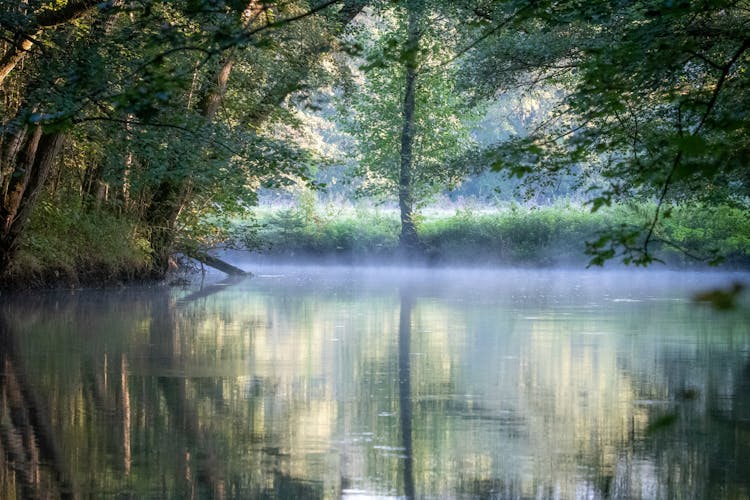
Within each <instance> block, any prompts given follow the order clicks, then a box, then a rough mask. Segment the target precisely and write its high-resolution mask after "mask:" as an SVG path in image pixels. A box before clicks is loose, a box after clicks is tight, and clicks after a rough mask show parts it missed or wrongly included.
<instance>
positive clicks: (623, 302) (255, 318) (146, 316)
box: [0, 266, 750, 498]
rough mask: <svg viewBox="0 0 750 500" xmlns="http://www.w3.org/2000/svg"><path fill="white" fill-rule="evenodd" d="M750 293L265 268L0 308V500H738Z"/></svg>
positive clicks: (15, 299)
mask: <svg viewBox="0 0 750 500" xmlns="http://www.w3.org/2000/svg"><path fill="white" fill-rule="evenodd" d="M737 279H739V280H744V281H745V282H750V279H748V275H729V274H721V273H676V272H656V271H646V272H644V271H634V270H626V271H610V272H604V271H585V272H584V271H551V270H549V271H491V270H464V271H460V270H453V271H448V270H424V269H422V270H420V269H412V270H409V269H395V268H394V269H381V268H335V267H326V268H313V267H307V268H302V267H284V266H280V267H274V266H265V267H262V268H260V269H259V271H258V273H257V275H256V276H254V277H252V278H248V279H235V280H228V281H225V282H222V281H218V280H217V279H213V280H208V281H207V282H206V283H204V284H203V286H202V287H199V286H197V285H196V286H190V287H185V288H171V289H168V288H161V287H144V288H124V289H119V290H104V291H102V290H86V291H78V292H42V293H35V294H25V295H17V296H6V297H5V300H4V302H3V305H2V316H1V317H0V337H1V338H0V340H1V341H2V343H1V344H0V352H1V353H2V359H0V363H1V366H2V369H3V376H2V387H1V389H2V410H1V411H2V415H1V417H2V419H1V420H0V447H1V448H2V454H0V457H2V467H0V497H3V498H13V497H14V496H15V497H18V498H25V497H41V498H44V497H53V498H55V497H58V496H67V497H76V498H102V497H110V498H340V497H344V498H386V497H401V498H403V497H412V496H413V497H417V498H424V497H426V498H445V497H450V498H575V497H579V498H580V497H585V498H610V497H616V498H664V497H686V498H710V497H713V498H716V497H734V498H742V497H747V496H748V495H750V397H749V396H750V322H749V321H748V319H749V318H748V316H749V314H748V310H749V308H748V305H747V304H746V303H745V304H742V305H741V307H740V308H738V309H737V310H733V311H729V312H717V311H714V310H713V309H711V308H710V307H708V306H705V305H702V304H696V303H694V302H693V301H692V300H691V297H692V296H693V295H694V294H695V293H696V292H698V291H701V290H705V289H706V288H710V287H712V286H727V285H728V284H730V283H731V282H732V281H733V280H737Z"/></svg>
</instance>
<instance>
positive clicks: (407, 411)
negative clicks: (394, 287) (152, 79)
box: [398, 289, 415, 499]
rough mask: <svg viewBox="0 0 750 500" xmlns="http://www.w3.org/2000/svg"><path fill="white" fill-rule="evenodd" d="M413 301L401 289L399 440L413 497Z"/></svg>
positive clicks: (409, 493)
mask: <svg viewBox="0 0 750 500" xmlns="http://www.w3.org/2000/svg"><path fill="white" fill-rule="evenodd" d="M413 302H414V299H413V297H412V296H411V290H409V289H402V290H401V308H400V309H399V321H398V401H399V409H400V419H401V442H402V446H403V448H404V460H403V463H404V495H406V498H410V499H411V498H415V492H414V466H413V461H414V454H413V451H412V438H411V429H412V411H411V404H412V403H411V310H412V303H413Z"/></svg>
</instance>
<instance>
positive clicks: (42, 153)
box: [0, 125, 65, 275]
mask: <svg viewBox="0 0 750 500" xmlns="http://www.w3.org/2000/svg"><path fill="white" fill-rule="evenodd" d="M24 133H25V135H26V138H25V144H24V146H23V147H21V148H20V149H19V152H18V154H17V155H16V158H14V160H15V161H14V162H13V168H12V169H9V170H10V175H9V182H8V183H7V191H6V192H5V193H3V197H2V200H1V201H2V203H0V224H2V226H1V227H0V275H2V274H4V273H5V272H6V271H7V270H8V267H9V266H10V263H11V261H12V260H13V257H14V256H15V254H16V252H17V250H18V245H19V243H20V237H21V234H22V233H23V230H24V229H25V228H26V224H27V222H28V219H29V216H30V215H31V210H32V208H33V207H34V205H35V203H36V200H37V198H38V197H39V194H40V193H41V191H42V188H43V187H44V184H45V182H46V181H47V178H48V177H49V174H50V172H51V171H52V167H53V165H54V163H55V161H56V159H57V157H58V155H59V154H60V151H61V150H62V147H63V144H64V143H65V134H64V133H62V132H49V133H45V132H44V131H43V130H42V127H41V126H39V125H37V126H36V127H35V128H34V129H33V130H32V131H26V132H24Z"/></svg>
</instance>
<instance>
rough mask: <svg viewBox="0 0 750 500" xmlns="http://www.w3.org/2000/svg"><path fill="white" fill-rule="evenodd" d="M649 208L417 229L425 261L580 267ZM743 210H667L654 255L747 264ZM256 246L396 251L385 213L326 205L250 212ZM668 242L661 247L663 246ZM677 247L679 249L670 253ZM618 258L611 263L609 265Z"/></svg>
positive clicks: (515, 213) (479, 215) (395, 223)
mask: <svg viewBox="0 0 750 500" xmlns="http://www.w3.org/2000/svg"><path fill="white" fill-rule="evenodd" d="M653 210H654V207H653V206H649V205H638V206H633V207H625V206H615V207H612V208H609V209H606V210H600V211H598V212H595V213H592V212H590V211H589V210H588V209H587V208H582V207H577V206H574V205H569V204H568V205H566V204H560V205H555V206H550V207H541V208H533V209H527V208H521V207H518V206H511V207H508V208H504V209H498V210H494V211H478V210H471V209H462V210H457V211H455V212H453V213H439V212H435V211H432V212H427V214H428V215H426V216H422V217H420V220H419V224H418V232H419V236H420V238H421V240H422V242H423V243H424V245H425V253H426V255H427V257H428V258H429V259H430V260H431V261H433V262H438V263H440V262H444V263H459V264H460V263H464V264H477V265H542V266H551V265H560V264H576V265H578V264H586V263H588V261H589V260H590V257H589V256H587V255H586V254H585V249H586V245H585V242H586V241H592V240H595V239H596V238H597V237H598V235H599V234H600V233H601V232H602V231H607V229H608V228H612V227H619V226H622V225H626V226H628V227H643V226H644V225H646V224H648V221H649V214H652V213H653ZM748 215H749V214H748V211H747V210H743V209H739V208H732V207H728V206H718V207H706V206H691V207H687V206H686V207H674V208H673V209H672V210H671V215H670V216H669V217H667V218H665V219H663V220H662V221H661V222H660V224H659V225H658V226H657V230H656V232H655V239H656V241H655V243H654V244H653V245H652V247H651V248H652V250H654V252H655V255H656V257H658V258H660V259H663V260H664V261H666V262H667V263H669V264H672V265H678V266H700V265H705V260H704V261H702V260H701V259H696V258H695V257H705V258H706V259H707V258H708V257H710V256H711V254H712V251H714V250H718V252H719V253H720V254H721V255H723V256H724V257H725V259H726V262H727V263H728V264H730V265H732V266H735V267H748V266H750V217H748ZM256 217H257V226H256V227H257V233H256V234H255V235H254V237H253V241H255V245H256V247H257V249H258V250H259V251H260V252H261V253H264V254H268V255H276V256H282V257H299V256H308V257H325V258H331V257H344V258H346V259H348V260H367V259H373V258H374V259H389V258H392V257H393V256H394V255H395V252H396V249H397V246H398V233H399V228H400V226H399V220H398V214H397V213H395V212H393V211H381V210H376V209H369V210H363V209H360V210H344V209H341V210H331V209H330V207H328V208H326V207H312V208H311V207H310V206H309V205H305V206H304V207H302V208H299V209H295V208H292V209H284V210H276V211H274V210H262V211H258V212H257V213H256ZM665 241H666V242H668V243H666V244H665V243H664V242H665ZM678 248H679V249H678ZM617 260H618V259H615V261H617Z"/></svg>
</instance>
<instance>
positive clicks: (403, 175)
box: [398, 2, 420, 253]
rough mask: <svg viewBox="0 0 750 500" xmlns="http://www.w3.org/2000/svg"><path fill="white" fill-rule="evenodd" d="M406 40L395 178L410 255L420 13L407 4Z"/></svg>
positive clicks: (402, 240) (414, 246)
mask: <svg viewBox="0 0 750 500" xmlns="http://www.w3.org/2000/svg"><path fill="white" fill-rule="evenodd" d="M407 9H408V13H407V16H408V20H407V41H406V51H405V57H406V61H405V70H406V71H405V81H404V104H403V122H402V128H401V165H400V170H399V178H398V206H399V210H400V212H401V235H400V236H399V245H400V246H401V249H402V250H404V251H406V252H409V253H412V252H414V251H416V250H418V248H419V246H420V242H419V236H418V235H417V228H416V225H415V224H414V195H413V184H412V177H413V169H414V154H413V147H414V111H415V107H416V103H415V101H416V99H415V94H416V84H417V52H418V50H419V13H418V11H417V9H416V8H415V6H414V5H413V2H409V3H408V5H407Z"/></svg>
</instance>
